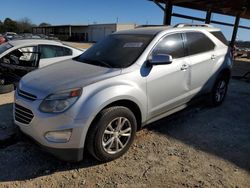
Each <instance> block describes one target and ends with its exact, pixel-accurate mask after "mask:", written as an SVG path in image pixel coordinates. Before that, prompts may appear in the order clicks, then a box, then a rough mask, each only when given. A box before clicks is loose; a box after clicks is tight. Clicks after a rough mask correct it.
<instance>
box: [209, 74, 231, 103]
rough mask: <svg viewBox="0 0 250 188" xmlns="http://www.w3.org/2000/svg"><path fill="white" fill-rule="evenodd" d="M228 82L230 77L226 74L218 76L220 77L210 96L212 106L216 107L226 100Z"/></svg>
mask: <svg viewBox="0 0 250 188" xmlns="http://www.w3.org/2000/svg"><path fill="white" fill-rule="evenodd" d="M228 83H229V79H228V77H226V76H224V75H221V76H219V77H218V79H217V80H216V81H215V83H214V86H213V89H212V92H211V94H210V97H209V98H210V99H209V105H210V106H213V107H216V106H219V105H221V104H222V103H223V102H224V100H225V98H226V95H227V90H228Z"/></svg>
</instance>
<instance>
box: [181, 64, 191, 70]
mask: <svg viewBox="0 0 250 188" xmlns="http://www.w3.org/2000/svg"><path fill="white" fill-rule="evenodd" d="M188 67H189V66H188V65H187V64H183V65H182V66H181V70H182V71H185V70H187V69H188Z"/></svg>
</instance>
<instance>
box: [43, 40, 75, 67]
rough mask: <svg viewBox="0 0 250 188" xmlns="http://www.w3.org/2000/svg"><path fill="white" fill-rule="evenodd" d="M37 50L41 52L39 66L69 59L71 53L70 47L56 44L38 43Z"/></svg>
mask: <svg viewBox="0 0 250 188" xmlns="http://www.w3.org/2000/svg"><path fill="white" fill-rule="evenodd" d="M39 52H40V54H41V55H40V63H39V67H44V66H47V65H50V64H53V63H56V62H59V61H63V60H66V59H70V58H71V57H72V54H73V52H72V50H71V49H69V48H66V47H63V46H56V45H39Z"/></svg>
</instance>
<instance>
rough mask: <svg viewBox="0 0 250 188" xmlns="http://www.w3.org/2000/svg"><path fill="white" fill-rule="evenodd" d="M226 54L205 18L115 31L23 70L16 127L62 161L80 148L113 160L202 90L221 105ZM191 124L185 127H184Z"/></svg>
mask: <svg viewBox="0 0 250 188" xmlns="http://www.w3.org/2000/svg"><path fill="white" fill-rule="evenodd" d="M231 67H232V55H231V52H230V50H229V48H228V46H227V41H226V39H225V37H224V36H223V34H222V33H221V31H220V30H219V29H217V28H214V27H212V26H209V25H201V26H192V25H188V26H186V25H177V26H176V27H153V28H138V29H134V30H128V31H120V32H117V33H114V34H112V35H110V36H108V37H107V38H106V39H105V40H103V41H102V42H100V43H97V44H95V45H94V46H93V47H91V48H90V49H88V50H87V51H86V52H85V53H83V54H82V55H81V56H78V57H76V58H74V59H70V60H66V61H63V62H60V63H57V64H54V65H51V66H48V67H45V68H43V69H40V70H38V71H35V72H31V73H29V74H27V75H26V76H24V77H23V78H22V80H21V81H20V83H19V87H18V89H17V90H16V92H15V104H14V120H15V124H17V125H18V126H19V127H20V129H21V130H22V131H23V132H24V133H25V134H27V135H29V136H30V137H32V138H33V139H35V140H36V141H37V142H38V143H40V144H41V146H42V147H44V148H46V149H47V150H48V151H49V152H51V153H52V154H54V155H55V156H57V157H59V158H60V159H63V160H69V161H79V160H81V159H82V158H83V151H84V148H85V147H86V148H87V149H88V151H89V152H90V153H91V154H92V155H93V156H94V157H95V158H97V159H98V160H100V161H110V160H114V159H116V158H118V157H120V156H121V155H123V154H124V153H125V152H126V151H127V150H128V149H129V147H130V145H131V144H132V142H133V140H134V137H135V133H136V131H137V130H138V129H140V128H141V127H143V126H145V125H146V124H149V123H151V122H154V121H156V120H158V119H160V118H163V117H165V116H167V115H169V114H172V113H174V112H176V111H179V110H181V109H183V108H185V107H186V106H188V105H189V104H190V103H191V102H192V100H193V99H195V98H197V97H199V96H205V94H207V95H206V96H207V97H206V99H207V100H209V101H210V103H209V104H210V105H213V106H218V105H220V104H222V102H223V101H224V99H225V96H226V93H227V87H228V82H229V79H230V73H231ZM190 131H192V130H190Z"/></svg>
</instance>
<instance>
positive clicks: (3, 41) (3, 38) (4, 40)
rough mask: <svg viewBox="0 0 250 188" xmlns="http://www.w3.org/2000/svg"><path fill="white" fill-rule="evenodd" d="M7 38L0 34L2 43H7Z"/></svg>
mask: <svg viewBox="0 0 250 188" xmlns="http://www.w3.org/2000/svg"><path fill="white" fill-rule="evenodd" d="M6 41H7V40H6V39H5V37H4V36H2V35H1V36H0V45H1V44H3V43H5V42H6Z"/></svg>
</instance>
